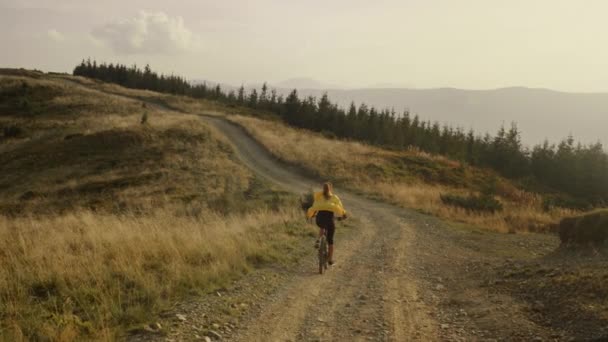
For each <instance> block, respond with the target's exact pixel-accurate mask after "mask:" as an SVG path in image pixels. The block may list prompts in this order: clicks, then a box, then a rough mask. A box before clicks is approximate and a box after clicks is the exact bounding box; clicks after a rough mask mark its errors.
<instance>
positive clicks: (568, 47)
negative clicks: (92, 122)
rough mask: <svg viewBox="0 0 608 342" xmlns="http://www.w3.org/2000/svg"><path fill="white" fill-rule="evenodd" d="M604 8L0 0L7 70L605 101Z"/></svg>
mask: <svg viewBox="0 0 608 342" xmlns="http://www.w3.org/2000/svg"><path fill="white" fill-rule="evenodd" d="M607 10H608V3H605V2H601V1H586V2H584V3H580V2H575V1H549V0H538V1H534V2H533V3H531V2H528V1H512V2H508V3H505V2H502V1H482V0H467V1H459V2H457V3H456V2H450V1H440V0H435V1H421V0H418V1H393V0H391V1H380V2H374V3H369V2H364V1H346V0H336V1H332V2H330V3H326V2H322V1H318V0H317V1H311V2H306V3H291V2H289V3H286V2H283V1H278V0H266V1H260V2H256V3H255V4H251V3H249V2H245V1H227V2H221V3H217V2H213V1H194V0H189V1H180V2H179V3H176V4H171V5H167V4H166V3H165V2H161V1H159V0H148V1H144V0H135V1H129V2H124V1H121V2H119V1H117V0H109V1H105V2H103V3H98V2H93V1H75V0H49V1H33V0H25V1H24V0H21V1H16V0H0V42H2V44H3V46H10V47H11V48H10V49H6V50H5V51H3V54H2V55H0V65H1V66H4V67H24V68H37V69H42V70H48V71H60V72H61V71H64V72H70V71H71V70H72V68H73V67H74V66H75V65H76V64H77V63H78V62H80V60H81V59H82V58H87V57H91V58H94V59H97V60H99V61H102V60H103V61H108V62H121V63H124V64H133V63H137V64H138V65H144V64H146V63H149V64H150V65H152V66H153V68H154V69H155V70H158V71H160V72H163V73H176V74H180V75H183V76H185V77H187V78H189V79H197V78H200V79H210V80H216V81H218V82H225V83H229V84H235V85H238V84H242V83H261V82H264V81H267V82H269V83H271V84H275V83H280V82H283V81H285V80H289V79H293V78H310V79H313V80H319V81H320V82H322V83H327V84H333V85H337V86H339V87H341V88H351V89H352V88H369V87H373V88H377V87H378V85H391V87H400V88H414V89H433V88H457V89H471V90H486V89H498V88H505V87H529V88H543V89H552V90H557V91H565V92H582V93H589V92H591V93H597V92H608V83H606V82H605V80H606V79H608V68H604V67H603V66H604V65H605V64H606V63H605V61H606V60H608V58H607V57H608V48H606V47H605V46H606V44H602V43H601V41H598V40H597V39H596V37H598V35H599V36H601V35H600V33H601V32H606V29H608V22H606V21H605V20H604V18H603V13H606V12H607Z"/></svg>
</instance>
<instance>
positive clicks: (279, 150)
mask: <svg viewBox="0 0 608 342" xmlns="http://www.w3.org/2000/svg"><path fill="white" fill-rule="evenodd" d="M230 118H231V120H233V121H234V122H236V123H238V124H240V125H242V126H243V127H245V128H246V129H247V130H248V131H249V132H250V133H251V134H252V135H253V136H254V137H256V139H258V140H259V141H260V142H262V143H263V144H264V145H265V146H266V147H267V148H268V149H269V150H270V151H271V152H272V153H273V154H275V155H276V156H278V157H279V158H281V159H283V160H284V161H286V162H288V163H291V164H295V165H298V166H300V167H303V168H305V169H306V170H308V171H309V172H311V173H313V174H315V175H316V176H317V177H320V178H323V179H328V180H331V181H333V182H335V183H337V184H340V185H343V186H345V187H347V188H350V189H354V190H358V191H361V192H363V193H365V194H367V195H369V196H372V197H377V198H380V199H384V200H387V201H389V202H392V203H395V204H398V205H401V206H403V207H407V208H416V209H420V210H422V211H424V212H428V213H431V214H434V215H437V216H440V217H442V218H446V219H450V220H454V221H458V222H463V223H466V224H473V225H475V226H479V227H482V228H486V229H491V230H495V231H500V232H514V231H546V230H547V229H549V226H550V224H552V223H555V222H557V221H558V220H559V219H560V218H562V217H564V216H567V215H571V214H572V211H569V210H564V209H558V208H551V209H548V208H544V207H543V201H542V198H541V196H539V195H537V194H534V193H530V192H526V191H524V190H521V189H520V188H518V187H517V186H515V185H514V184H513V183H511V182H510V181H508V180H506V179H504V178H502V177H500V176H498V175H497V174H496V173H494V172H491V171H489V170H484V169H479V168H474V167H470V166H467V165H465V164H462V163H460V162H457V161H453V160H449V159H447V158H444V157H440V156H433V155H429V154H427V153H424V152H420V151H417V150H409V151H390V150H385V149H380V148H375V147H372V146H369V145H365V144H360V143H356V142H347V141H340V140H333V139H330V138H327V137H325V136H323V135H320V134H313V133H310V132H309V131H305V130H297V129H293V128H290V127H288V126H286V125H284V124H282V123H280V122H277V121H268V120H260V119H257V118H252V117H244V116H232V117H230ZM442 195H443V197H444V200H443V201H442ZM446 195H449V196H450V198H455V199H456V201H447V200H445V198H446V197H447V196H446ZM496 201H498V203H500V204H498V205H499V206H502V210H497V211H495V212H491V211H489V210H485V206H486V204H494V203H496ZM454 202H457V203H454ZM477 202H479V204H477ZM469 203H472V204H469ZM454 204H457V205H454ZM477 207H479V208H477ZM478 209H479V210H478Z"/></svg>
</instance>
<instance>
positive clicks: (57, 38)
mask: <svg viewBox="0 0 608 342" xmlns="http://www.w3.org/2000/svg"><path fill="white" fill-rule="evenodd" d="M46 35H47V37H49V38H50V39H51V40H52V41H54V42H57V43H59V42H63V41H65V35H64V34H63V33H61V32H59V31H57V30H55V29H50V30H48V31H46Z"/></svg>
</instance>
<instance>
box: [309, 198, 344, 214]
mask: <svg viewBox="0 0 608 342" xmlns="http://www.w3.org/2000/svg"><path fill="white" fill-rule="evenodd" d="M321 210H325V211H331V212H333V213H334V214H336V215H338V216H345V215H346V210H344V207H343V206H342V202H341V201H340V198H339V197H338V196H336V195H334V194H331V196H330V197H329V199H327V198H325V196H323V192H322V191H320V192H315V201H314V203H313V205H312V207H310V208H308V211H307V212H306V216H308V217H309V218H311V217H313V216H315V214H316V213H317V211H321Z"/></svg>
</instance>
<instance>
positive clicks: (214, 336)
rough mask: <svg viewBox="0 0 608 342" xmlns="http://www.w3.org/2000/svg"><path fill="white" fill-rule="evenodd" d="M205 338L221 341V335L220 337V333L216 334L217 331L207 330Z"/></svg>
mask: <svg viewBox="0 0 608 342" xmlns="http://www.w3.org/2000/svg"><path fill="white" fill-rule="evenodd" d="M207 336H209V337H211V338H212V339H214V340H221V339H222V335H220V333H218V332H217V331H214V330H209V331H208V332H207Z"/></svg>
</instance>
